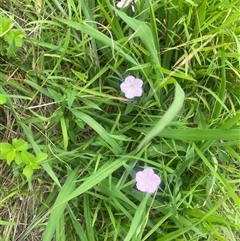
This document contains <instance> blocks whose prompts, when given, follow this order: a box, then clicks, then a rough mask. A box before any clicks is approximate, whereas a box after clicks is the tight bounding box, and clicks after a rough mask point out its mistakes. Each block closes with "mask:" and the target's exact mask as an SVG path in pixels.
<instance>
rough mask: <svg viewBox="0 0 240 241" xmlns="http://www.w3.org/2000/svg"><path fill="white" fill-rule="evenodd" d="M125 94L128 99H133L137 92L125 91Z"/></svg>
mask: <svg viewBox="0 0 240 241" xmlns="http://www.w3.org/2000/svg"><path fill="white" fill-rule="evenodd" d="M124 94H125V96H126V97H127V98H128V99H132V98H134V97H135V96H136V95H135V90H131V89H128V90H127V91H125V92H124Z"/></svg>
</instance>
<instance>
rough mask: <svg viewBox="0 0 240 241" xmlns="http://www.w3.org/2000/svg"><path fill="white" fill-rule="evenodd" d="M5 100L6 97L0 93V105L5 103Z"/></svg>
mask: <svg viewBox="0 0 240 241" xmlns="http://www.w3.org/2000/svg"><path fill="white" fill-rule="evenodd" d="M6 100H7V99H6V98H5V97H4V96H2V95H0V105H3V104H5V103H6Z"/></svg>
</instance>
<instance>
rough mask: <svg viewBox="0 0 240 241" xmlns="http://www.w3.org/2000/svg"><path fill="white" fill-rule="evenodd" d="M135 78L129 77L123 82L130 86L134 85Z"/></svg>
mask: <svg viewBox="0 0 240 241" xmlns="http://www.w3.org/2000/svg"><path fill="white" fill-rule="evenodd" d="M135 79H136V78H135V77H134V76H132V75H129V76H128V77H126V78H125V80H124V82H125V83H127V84H129V85H132V84H134V83H135Z"/></svg>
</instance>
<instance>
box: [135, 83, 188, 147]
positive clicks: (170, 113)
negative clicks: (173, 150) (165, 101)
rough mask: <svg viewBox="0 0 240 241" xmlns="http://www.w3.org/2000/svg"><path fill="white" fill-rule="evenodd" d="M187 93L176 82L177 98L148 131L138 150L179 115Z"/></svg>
mask: <svg viewBox="0 0 240 241" xmlns="http://www.w3.org/2000/svg"><path fill="white" fill-rule="evenodd" d="M184 97H185V93H184V91H183V89H182V88H181V87H180V85H179V84H176V89H175V98H174V100H173V103H172V105H171V106H170V107H169V109H168V110H167V111H166V113H165V114H164V115H163V117H162V118H161V119H160V120H159V121H158V123H157V124H156V125H155V126H154V127H153V128H152V129H151V130H150V131H149V132H148V133H147V135H146V136H145V137H144V139H143V140H142V141H141V142H140V144H139V145H138V150H140V149H141V148H142V147H143V146H144V145H146V144H148V142H149V141H150V140H151V139H153V138H154V137H155V136H157V135H158V134H159V133H160V132H161V131H162V130H164V128H165V127H166V126H168V125H169V124H170V123H171V121H172V120H173V118H174V117H175V116H176V115H177V113H178V112H179V111H180V109H181V108H182V106H183V101H184Z"/></svg>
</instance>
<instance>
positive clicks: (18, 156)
mask: <svg viewBox="0 0 240 241" xmlns="http://www.w3.org/2000/svg"><path fill="white" fill-rule="evenodd" d="M15 162H16V164H17V165H20V164H21V163H22V162H23V160H22V157H21V153H20V152H17V153H16V156H15Z"/></svg>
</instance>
